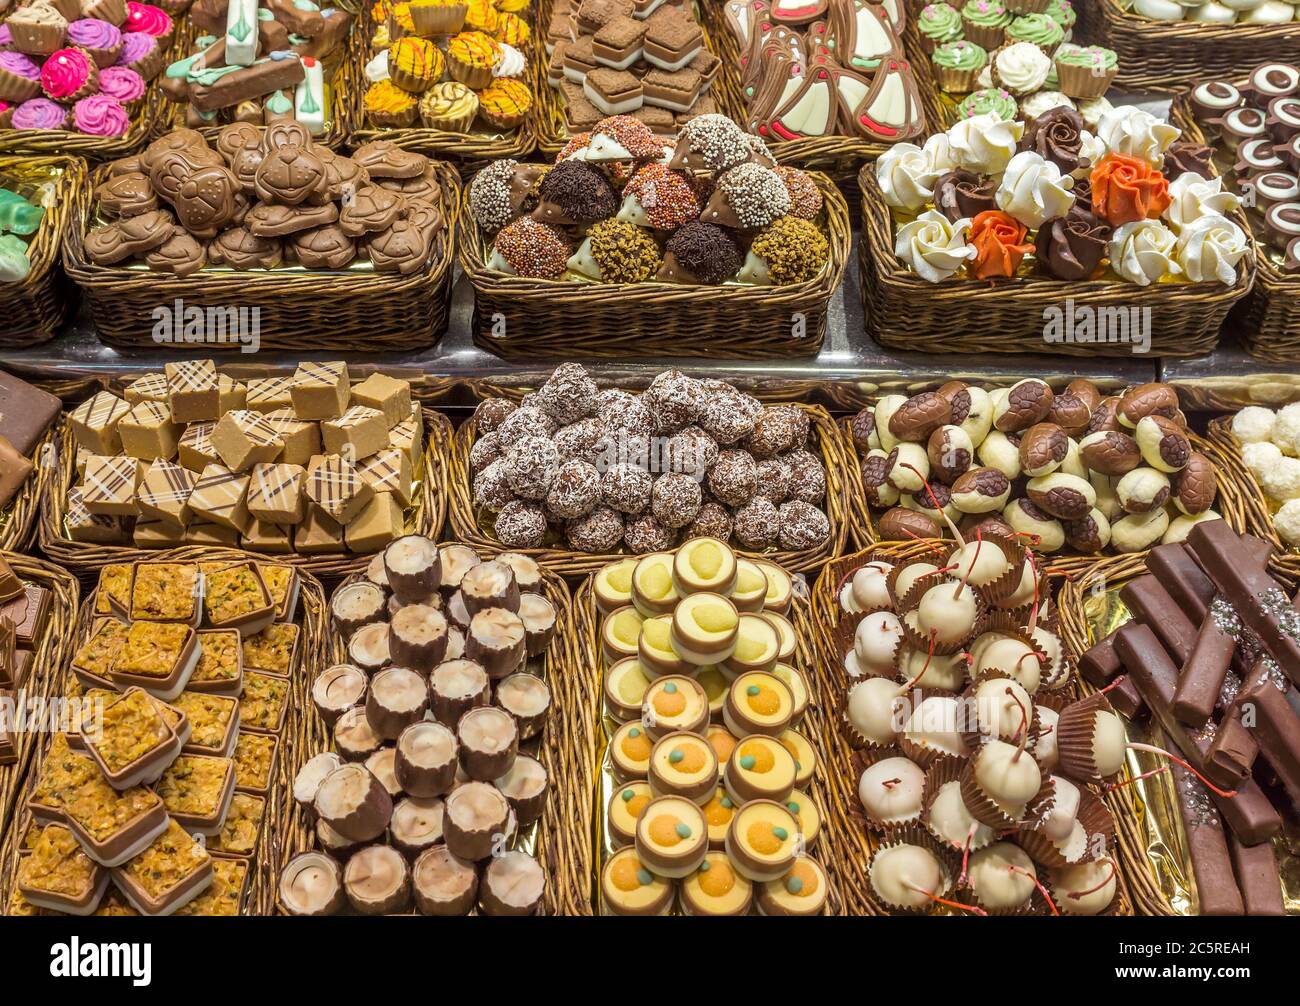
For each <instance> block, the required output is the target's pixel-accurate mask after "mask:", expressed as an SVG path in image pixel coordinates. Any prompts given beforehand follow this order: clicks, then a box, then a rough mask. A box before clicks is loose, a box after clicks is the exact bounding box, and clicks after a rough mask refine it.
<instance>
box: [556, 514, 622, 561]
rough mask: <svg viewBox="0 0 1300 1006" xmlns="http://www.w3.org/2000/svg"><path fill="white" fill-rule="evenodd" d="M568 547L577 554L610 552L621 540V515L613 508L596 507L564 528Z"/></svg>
mask: <svg viewBox="0 0 1300 1006" xmlns="http://www.w3.org/2000/svg"><path fill="white" fill-rule="evenodd" d="M565 534H566V535H567V537H568V539H569V545H570V546H571V547H572V548H573V549H575V550H576V551H578V552H593V553H594V552H610V551H613V550H614V549H615V548H617V547H618V543H619V542H620V541H622V540H623V515H622V514H620V513H619V512H618V511H617V510H615V509H614V508H613V507H607V506H597V507H596V509H594V510H592V511H591V513H589V514H587V515H586V516H585V517H579V518H578V519H577V520H571V521H569V523H568V524H567V525H566V526H565Z"/></svg>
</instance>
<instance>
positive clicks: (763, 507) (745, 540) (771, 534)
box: [732, 496, 781, 551]
mask: <svg viewBox="0 0 1300 1006" xmlns="http://www.w3.org/2000/svg"><path fill="white" fill-rule="evenodd" d="M732 530H733V532H734V534H735V535H736V540H737V541H738V542H740V543H741V544H742V545H744V546H745V548H749V549H754V550H755V551H758V550H760V549H765V548H771V547H772V546H773V545H775V544H776V542H777V538H778V537H779V536H780V532H781V517H780V514H779V513H778V512H777V509H776V504H775V503H773V502H772V501H771V500H769V499H763V498H762V497H761V496H760V497H755V498H754V499H752V500H750V501H749V502H748V503H746V504H745V505H744V506H743V507H741V508H740V509H739V510H737V511H736V515H735V518H734V519H733V528H732Z"/></svg>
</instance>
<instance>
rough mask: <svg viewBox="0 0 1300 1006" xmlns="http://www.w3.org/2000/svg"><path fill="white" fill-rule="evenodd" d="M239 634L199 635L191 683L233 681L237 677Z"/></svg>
mask: <svg viewBox="0 0 1300 1006" xmlns="http://www.w3.org/2000/svg"><path fill="white" fill-rule="evenodd" d="M239 653H240V642H239V633H238V632H236V631H234V630H233V629H232V630H231V631H229V632H201V633H199V660H198V663H197V664H195V665H194V673H193V674H192V675H190V681H191V682H201V681H233V680H234V679H235V678H236V677H238V676H239Z"/></svg>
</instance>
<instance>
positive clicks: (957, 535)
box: [903, 461, 966, 546]
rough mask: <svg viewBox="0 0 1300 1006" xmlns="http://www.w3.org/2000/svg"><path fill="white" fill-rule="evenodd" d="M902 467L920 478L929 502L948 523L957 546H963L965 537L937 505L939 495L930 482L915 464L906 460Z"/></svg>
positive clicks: (945, 512) (946, 512)
mask: <svg viewBox="0 0 1300 1006" xmlns="http://www.w3.org/2000/svg"><path fill="white" fill-rule="evenodd" d="M903 467H904V468H906V469H907V470H908V471H910V472H911V473H912V474H913V475H915V476H916V477H917V478H918V479H920V480H921V485H923V486H925V491H926V494H927V495H928V496H929V497H930V502H931V503H932V504H933V505H934V508H935V509H936V510H938V511H939V516H940V517H942V518H943V522H944V523H945V524H947V525H948V530H949V531H951V532H952V536H953V538H954V539H955V540H956V542H957V544H958V545H959V546H964V545H965V544H966V539H965V538H963V537H962V536H961V532H960V531H958V530H957V525H956V524H954V523H953V522H952V518H951V517H949V516H948V511H947V510H945V509H944V508H943V507H941V506H940V505H939V497H937V496H935V494H934V490H933V489H931V488H930V483H929V481H928V480H927V479H926V477H925V476H924V475H922V474H921V473H920V472H919V471H917V469H916V466H915V465H912V464H909V463H908V462H906V461H904V462H903Z"/></svg>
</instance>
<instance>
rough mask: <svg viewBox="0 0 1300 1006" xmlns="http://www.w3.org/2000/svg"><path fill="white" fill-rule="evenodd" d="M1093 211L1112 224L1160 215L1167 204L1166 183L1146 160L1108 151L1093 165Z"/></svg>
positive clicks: (1126, 222)
mask: <svg viewBox="0 0 1300 1006" xmlns="http://www.w3.org/2000/svg"><path fill="white" fill-rule="evenodd" d="M1089 181H1090V182H1091V183H1092V212H1093V213H1095V214H1096V215H1097V216H1099V217H1101V218H1102V219H1103V220H1105V221H1106V222H1107V223H1108V224H1110V225H1111V226H1112V227H1118V226H1119V225H1120V224H1128V223H1132V222H1133V221H1134V220H1146V219H1152V220H1154V219H1155V218H1157V217H1159V216H1160V214H1161V213H1163V212H1164V211H1165V210H1166V209H1167V208H1168V206H1169V183H1168V182H1167V181H1166V180H1165V176H1164V175H1162V174H1161V173H1160V172H1159V171H1157V170H1156V169H1155V168H1153V167H1151V165H1150V164H1148V163H1147V162H1146V161H1143V160H1139V159H1138V158H1136V157H1127V156H1125V155H1124V154H1107V155H1106V156H1105V157H1103V158H1102V159H1101V160H1100V161H1098V162H1097V163H1096V165H1094V166H1093V169H1092V174H1091V175H1090V176H1089Z"/></svg>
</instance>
